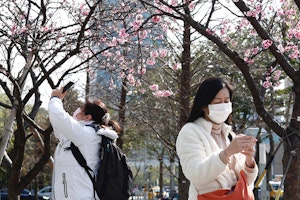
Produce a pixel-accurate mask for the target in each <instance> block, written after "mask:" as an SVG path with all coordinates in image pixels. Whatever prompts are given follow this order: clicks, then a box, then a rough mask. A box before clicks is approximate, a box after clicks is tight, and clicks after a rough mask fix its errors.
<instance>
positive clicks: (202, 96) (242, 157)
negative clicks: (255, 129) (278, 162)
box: [176, 77, 258, 200]
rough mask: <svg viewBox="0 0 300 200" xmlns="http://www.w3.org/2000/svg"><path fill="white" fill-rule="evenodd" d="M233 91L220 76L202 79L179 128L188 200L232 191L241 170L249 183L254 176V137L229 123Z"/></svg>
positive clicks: (178, 150)
mask: <svg viewBox="0 0 300 200" xmlns="http://www.w3.org/2000/svg"><path fill="white" fill-rule="evenodd" d="M232 92H233V90H232V87H231V86H230V85H229V84H228V83H227V82H226V81H224V80H222V79H221V78H218V77H211V78H208V79H206V80H204V81H203V82H202V83H201V84H200V86H199V88H198V91H197V94H196V96H195V99H194V103H193V107H192V110H191V113H190V116H189V118H188V120H187V123H186V124H185V125H184V126H183V127H182V129H181V131H180V132H179V135H178V138H177V141H176V151H177V154H178V156H179V159H180V164H181V166H182V171H183V173H184V175H185V176H186V178H187V179H188V180H189V181H190V188H189V198H188V200H197V196H198V195H203V194H208V193H210V192H214V191H218V190H226V191H228V193H230V192H232V191H233V190H234V188H235V185H236V184H237V181H238V179H239V176H240V172H241V170H242V171H244V172H245V175H246V179H247V182H248V184H249V185H250V186H251V185H252V186H253V183H254V181H255V179H256V177H257V173H258V168H257V165H256V163H255V160H254V158H253V155H254V152H255V149H254V145H255V143H256V139H255V138H253V137H252V136H247V135H244V134H238V135H235V134H234V133H233V132H232V130H231V126H230V125H229V124H228V122H229V118H230V113H231V112H232V103H231V100H232ZM229 138H231V139H232V140H231V141H230V140H229ZM251 192H252V191H251ZM252 195H253V193H252ZM198 198H199V197H198ZM199 199H200V198H199ZM207 199H209V198H207Z"/></svg>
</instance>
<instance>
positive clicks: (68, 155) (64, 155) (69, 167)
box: [48, 97, 118, 200]
mask: <svg viewBox="0 0 300 200" xmlns="http://www.w3.org/2000/svg"><path fill="white" fill-rule="evenodd" d="M48 111H49V118H50V122H51V125H52V127H53V131H54V135H55V136H56V137H57V138H58V139H59V143H58V145H57V147H56V150H55V154H54V169H53V178H52V194H53V195H52V196H53V197H52V198H53V199H55V200H63V199H72V200H92V199H95V196H94V189H93V185H92V182H91V180H90V178H89V176H88V175H87V173H86V171H85V170H84V168H83V167H81V166H80V165H79V164H78V162H77V160H76V159H75V158H74V156H73V154H72V152H71V150H66V148H68V147H70V144H71V141H72V142H73V143H74V144H75V145H76V146H77V147H78V148H79V150H80V152H81V153H82V155H83V156H84V158H85V159H86V161H87V165H88V166H89V167H90V168H91V169H92V170H93V171H94V172H96V169H97V168H98V167H99V156H98V153H99V147H100V142H101V136H99V135H106V136H108V137H110V138H112V139H116V138H117V137H118V135H117V133H116V132H115V131H113V130H110V129H103V128H102V129H100V130H99V131H98V132H96V131H95V129H94V128H92V127H90V126H86V125H88V124H92V123H93V121H88V122H87V121H80V122H78V121H76V120H75V119H74V118H73V117H71V116H70V115H69V114H68V113H67V112H66V111H65V110H64V108H63V104H62V101H61V100H60V99H59V98H56V97H53V98H51V100H50V101H49V104H48Z"/></svg>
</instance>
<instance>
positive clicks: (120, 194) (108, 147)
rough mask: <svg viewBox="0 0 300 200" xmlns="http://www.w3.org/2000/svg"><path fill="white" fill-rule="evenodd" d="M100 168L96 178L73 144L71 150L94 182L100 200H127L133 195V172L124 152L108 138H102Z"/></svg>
mask: <svg viewBox="0 0 300 200" xmlns="http://www.w3.org/2000/svg"><path fill="white" fill-rule="evenodd" d="M101 137H102V142H101V147H100V152H99V156H100V167H99V169H98V170H97V176H96V178H95V177H93V175H92V170H91V168H90V167H88V166H87V163H86V160H85V159H84V157H83V156H82V154H81V152H80V151H79V149H78V147H76V146H75V145H74V144H73V143H71V146H70V149H71V151H72V153H73V155H74V157H75V158H76V160H77V161H78V163H79V164H80V165H81V166H82V167H83V168H84V169H85V171H86V172H87V174H88V175H89V177H90V179H91V180H92V182H93V185H94V190H95V191H96V193H97V195H98V197H99V198H100V200H127V199H128V198H129V197H130V194H131V192H130V191H131V190H130V187H131V183H132V179H133V176H132V171H131V169H130V167H129V165H128V163H127V159H126V156H125V154H124V153H123V152H122V150H121V149H120V148H119V147H118V146H117V145H116V144H115V143H114V142H113V141H112V140H111V139H110V138H108V137H106V136H101Z"/></svg>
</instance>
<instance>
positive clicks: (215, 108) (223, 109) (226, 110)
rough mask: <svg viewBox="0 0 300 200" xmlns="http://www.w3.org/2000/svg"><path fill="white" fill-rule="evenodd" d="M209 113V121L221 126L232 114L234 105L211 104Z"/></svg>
mask: <svg viewBox="0 0 300 200" xmlns="http://www.w3.org/2000/svg"><path fill="white" fill-rule="evenodd" d="M208 111H209V115H208V117H209V119H210V120H211V121H212V122H214V123H216V124H221V123H223V122H225V120H226V119H227V118H228V116H229V114H230V113H231V112H232V103H231V102H229V103H218V104H209V105H208Z"/></svg>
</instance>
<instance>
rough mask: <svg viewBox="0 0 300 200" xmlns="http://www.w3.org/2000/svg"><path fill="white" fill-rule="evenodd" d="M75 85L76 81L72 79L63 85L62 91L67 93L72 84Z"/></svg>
mask: <svg viewBox="0 0 300 200" xmlns="http://www.w3.org/2000/svg"><path fill="white" fill-rule="evenodd" d="M73 85H74V82H72V81H70V82H69V83H67V85H65V86H64V87H63V90H62V92H63V93H65V92H66V91H67V90H68V89H70V88H71V87H72V86H73Z"/></svg>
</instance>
